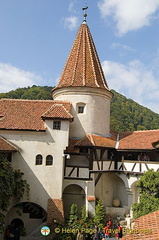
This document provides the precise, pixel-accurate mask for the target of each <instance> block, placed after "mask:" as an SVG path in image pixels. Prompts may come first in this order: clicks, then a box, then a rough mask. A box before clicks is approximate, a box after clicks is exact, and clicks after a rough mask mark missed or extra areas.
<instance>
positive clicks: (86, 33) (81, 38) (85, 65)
mask: <svg viewBox="0 0 159 240" xmlns="http://www.w3.org/2000/svg"><path fill="white" fill-rule="evenodd" d="M81 86H82V87H85V86H86V87H93V88H102V89H107V90H108V86H107V83H106V80H105V77H104V73H103V70H102V67H101V64H100V61H99V58H98V54H97V51H96V48H95V45H94V42H93V38H92V35H91V33H90V30H89V27H88V26H87V24H81V26H80V28H79V30H78V33H77V36H76V38H75V41H74V44H73V46H72V49H71V51H70V54H69V57H68V59H67V61H66V64H65V67H64V70H63V72H62V75H61V78H60V81H59V83H58V85H57V87H56V88H61V87H81ZM56 88H55V89H56Z"/></svg>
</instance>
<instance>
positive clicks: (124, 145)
mask: <svg viewBox="0 0 159 240" xmlns="http://www.w3.org/2000/svg"><path fill="white" fill-rule="evenodd" d="M158 140H159V130H147V131H134V132H122V133H120V134H119V146H118V149H120V150H124V149H125V150H126V149H132V150H133V149H139V150H140V149H143V150H144V149H145V150H146V149H149V150H152V149H154V147H153V146H152V143H153V142H156V141H158Z"/></svg>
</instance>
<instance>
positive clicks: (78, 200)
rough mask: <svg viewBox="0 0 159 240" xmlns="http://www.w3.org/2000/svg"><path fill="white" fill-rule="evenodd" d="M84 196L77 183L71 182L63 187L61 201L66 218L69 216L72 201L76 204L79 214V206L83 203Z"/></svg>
mask: <svg viewBox="0 0 159 240" xmlns="http://www.w3.org/2000/svg"><path fill="white" fill-rule="evenodd" d="M85 197H86V196H85V191H84V189H83V188H82V187H80V186H79V185H76V184H71V185H69V186H67V187H66V188H65V189H64V191H63V202H64V213H65V218H66V219H67V218H68V217H69V213H70V208H71V205H72V204H73V203H75V204H77V206H78V214H80V211H81V207H82V206H83V205H85Z"/></svg>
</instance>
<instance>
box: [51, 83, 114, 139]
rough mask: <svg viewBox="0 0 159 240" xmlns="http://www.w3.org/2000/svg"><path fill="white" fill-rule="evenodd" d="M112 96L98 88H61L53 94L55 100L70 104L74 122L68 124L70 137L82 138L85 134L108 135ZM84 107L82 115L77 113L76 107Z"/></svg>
mask: <svg viewBox="0 0 159 240" xmlns="http://www.w3.org/2000/svg"><path fill="white" fill-rule="evenodd" d="M111 97H112V94H111V93H110V92H109V91H107V90H103V89H98V88H88V87H86V88H84V87H82V88H81V87H79V88H78V87H76V88H70V87H68V88H62V89H58V90H55V92H53V98H54V99H55V100H66V101H70V102H71V103H72V112H71V114H72V115H73V116H74V121H73V122H72V123H71V124H70V136H71V137H84V136H85V135H86V134H87V133H97V134H102V135H107V134H109V130H110V129H109V125H110V100H111ZM79 103H83V104H84V105H85V111H84V113H78V112H77V105H78V104H79Z"/></svg>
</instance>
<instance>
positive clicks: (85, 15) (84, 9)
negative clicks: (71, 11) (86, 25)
mask: <svg viewBox="0 0 159 240" xmlns="http://www.w3.org/2000/svg"><path fill="white" fill-rule="evenodd" d="M87 8H88V6H87V3H86V6H85V7H83V8H82V10H83V11H84V14H83V17H84V19H83V22H87V21H86V17H87V13H86V10H87Z"/></svg>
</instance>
